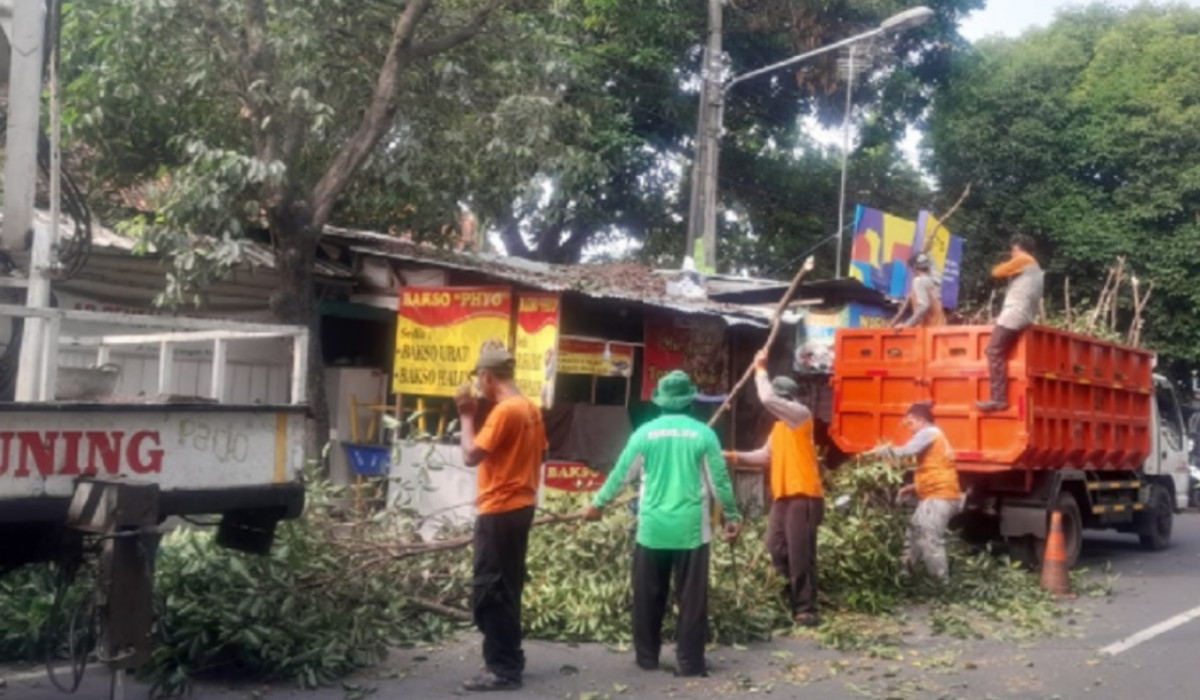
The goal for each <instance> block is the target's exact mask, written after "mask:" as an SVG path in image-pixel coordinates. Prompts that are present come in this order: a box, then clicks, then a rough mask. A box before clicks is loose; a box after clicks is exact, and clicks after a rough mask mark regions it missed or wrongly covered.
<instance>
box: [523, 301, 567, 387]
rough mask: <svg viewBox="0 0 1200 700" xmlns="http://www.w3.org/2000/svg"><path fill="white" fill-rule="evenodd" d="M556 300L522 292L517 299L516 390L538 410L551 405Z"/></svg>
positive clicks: (557, 308) (557, 306)
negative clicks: (539, 407)
mask: <svg viewBox="0 0 1200 700" xmlns="http://www.w3.org/2000/svg"><path fill="white" fill-rule="evenodd" d="M558 313H559V297H558V295H557V294H549V293H541V292H537V293H532V292H529V293H527V292H522V293H521V294H519V295H518V297H517V352H516V356H517V387H518V388H520V390H521V393H523V394H525V395H526V396H528V397H529V398H530V399H531V400H532V401H533V402H534V403H536V404H537V405H539V406H541V407H542V408H550V407H551V406H552V405H553V403H554V374H555V355H556V351H557V347H558Z"/></svg>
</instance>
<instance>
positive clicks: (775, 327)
mask: <svg viewBox="0 0 1200 700" xmlns="http://www.w3.org/2000/svg"><path fill="white" fill-rule="evenodd" d="M812 269H813V258H812V256H811V255H810V256H808V258H807V259H806V260H805V261H804V264H803V265H801V266H800V269H799V270H797V271H796V276H795V277H793V278H792V283H791V284H789V285H788V288H787V291H786V292H784V294H783V297H782V298H780V300H779V304H777V305H776V306H775V313H774V314H773V315H772V316H771V332H770V333H768V334H767V342H766V343H764V344H763V346H762V350H763V351H764V352H770V351H771V346H772V345H774V344H775V339H776V338H777V337H778V336H779V327H780V325H781V324H782V322H783V311H784V309H786V308H787V305H788V302H790V301H791V300H792V295H793V294H795V292H796V288H797V287H799V286H800V281H801V280H803V279H804V275H806V274H808V273H809V272H810V271H812ZM753 376H754V363H753V362H752V363H750V366H749V367H747V368H746V371H745V372H743V373H742V378H741V379H739V380H738V382H737V384H734V385H733V389H732V390H730V392H729V395H728V396H726V397H725V401H723V402H722V403H721V405H720V407H718V408H717V410H716V411H715V412H714V413H713V414H712V418H709V419H708V425H709V427H712V426H714V425H716V424H717V421H718V420H720V418H721V415H722V414H724V413H725V411H727V410H729V407H730V406H732V405H733V400H734V398H736V397H737V395H738V392H739V391H741V390H742V387H744V386H746V382H748V381H750V377H753Z"/></svg>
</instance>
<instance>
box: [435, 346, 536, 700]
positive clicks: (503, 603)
mask: <svg viewBox="0 0 1200 700" xmlns="http://www.w3.org/2000/svg"><path fill="white" fill-rule="evenodd" d="M515 364H516V363H515V361H514V359H513V356H512V354H511V353H509V352H508V350H506V349H505V348H504V347H503V346H485V347H484V348H483V349H482V350H481V351H480V353H479V361H478V362H477V363H476V365H475V376H476V378H477V379H478V382H479V389H480V392H481V393H482V394H483V396H484V397H485V398H487V399H488V400H489V401H492V402H495V404H496V405H495V406H494V407H493V408H492V410H491V413H489V414H488V417H487V420H485V421H484V424H483V428H482V429H480V431H479V433H478V434H476V432H475V411H476V408H477V404H476V401H475V399H474V397H472V396H471V395H470V394H469V393H463V392H460V393H459V395H458V396H456V397H455V403H456V404H457V405H458V416H459V421H460V424H461V426H462V438H461V439H462V452H463V461H464V462H465V463H466V464H467V466H472V467H473V466H476V465H479V476H478V494H477V496H476V506H477V509H478V511H479V514H478V515H477V516H476V518H475V541H474V548H475V565H474V579H473V580H472V588H471V607H472V608H473V613H474V617H475V624H476V625H477V626H478V627H479V631H480V632H482V633H483V660H484V662H485V664H486V665H487V673H484V674H481V675H479V676H476V677H474V678H472V679H470V680H468V681H466V682H465V683H463V688H464V689H466V690H475V691H484V690H516V689H518V688H520V687H521V674H522V673H524V671H525V652H524V651H522V650H521V591H522V589H523V588H524V586H525V553H526V550H527V549H528V545H529V530H530V528H531V527H532V525H533V509H534V504H535V503H536V502H537V488H538V473H539V469H540V467H541V464H542V455H543V453H544V452H545V450H546V430H545V426H544V425H543V424H542V414H541V412H540V411H539V410H538V408H537V406H535V405H534V404H533V402H532V401H530V400H529V399H527V398H526V397H525V396H523V395H522V394H521V392H520V390H519V389H517V385H516V382H514V381H513V376H514V367H515Z"/></svg>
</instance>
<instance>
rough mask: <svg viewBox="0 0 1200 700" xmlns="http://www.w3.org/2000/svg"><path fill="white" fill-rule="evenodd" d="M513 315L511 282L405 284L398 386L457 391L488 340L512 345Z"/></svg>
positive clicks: (404, 390) (409, 390)
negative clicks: (496, 284) (503, 284)
mask: <svg viewBox="0 0 1200 700" xmlns="http://www.w3.org/2000/svg"><path fill="white" fill-rule="evenodd" d="M511 315H512V293H511V292H510V291H509V290H508V288H507V287H405V288H403V289H401V290H400V312H399V318H398V319H397V323H396V356H395V363H394V366H393V368H392V390H393V391H395V392H397V393H401V394H419V395H423V396H454V392H455V390H456V389H458V387H459V386H461V385H462V384H463V383H465V382H467V381H469V380H470V374H471V370H472V369H474V368H475V361H476V360H477V359H479V350H480V348H482V347H483V346H484V344H485V343H489V344H490V343H497V344H499V345H502V346H504V347H508V336H509V329H510V327H511V321H510V318H511Z"/></svg>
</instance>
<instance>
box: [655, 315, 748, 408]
mask: <svg viewBox="0 0 1200 700" xmlns="http://www.w3.org/2000/svg"><path fill="white" fill-rule="evenodd" d="M645 319H646V320H645V331H644V334H645V335H644V337H645V342H646V347H645V350H644V355H643V358H642V400H643V401H649V400H650V397H651V395H652V394H653V393H654V387H655V386H656V385H657V384H658V380H659V378H661V377H662V376H663V375H664V374H666V373H668V372H670V371H671V370H676V369H681V370H683V371H685V372H687V373H688V376H690V377H691V378H692V382H693V383H694V384H695V385H696V386H697V387H698V388H699V389H700V393H702V394H707V395H709V396H721V395H723V394H725V393H726V392H727V391H728V390H729V362H728V355H727V354H726V348H725V323H724V322H723V321H721V319H719V318H713V317H711V316H686V315H683V314H653V313H647V314H646V317H645Z"/></svg>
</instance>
